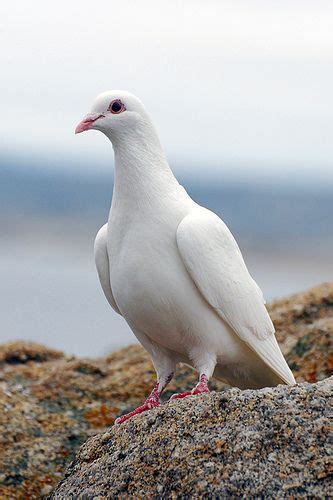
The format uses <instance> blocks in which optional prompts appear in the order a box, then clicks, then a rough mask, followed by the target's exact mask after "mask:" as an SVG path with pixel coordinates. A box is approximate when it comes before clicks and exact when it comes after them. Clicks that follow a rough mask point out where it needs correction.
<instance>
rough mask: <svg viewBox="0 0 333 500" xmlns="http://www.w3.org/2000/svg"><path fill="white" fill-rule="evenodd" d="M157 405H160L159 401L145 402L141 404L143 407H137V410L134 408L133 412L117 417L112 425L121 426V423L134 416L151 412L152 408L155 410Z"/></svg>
mask: <svg viewBox="0 0 333 500" xmlns="http://www.w3.org/2000/svg"><path fill="white" fill-rule="evenodd" d="M159 404H160V402H159V401H153V400H147V401H145V402H144V403H143V405H141V406H139V407H138V408H135V410H133V411H131V412H129V413H126V414H125V415H121V416H120V417H118V418H117V419H116V420H115V421H114V423H115V424H122V423H123V422H126V420H128V419H130V418H132V417H134V415H139V414H140V413H143V412H145V411H148V410H151V409H152V408H156V407H157V406H159Z"/></svg>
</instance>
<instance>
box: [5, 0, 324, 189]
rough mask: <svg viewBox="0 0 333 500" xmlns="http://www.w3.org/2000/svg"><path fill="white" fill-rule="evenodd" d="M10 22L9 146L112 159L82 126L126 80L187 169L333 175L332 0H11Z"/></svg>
mask: <svg viewBox="0 0 333 500" xmlns="http://www.w3.org/2000/svg"><path fill="white" fill-rule="evenodd" d="M0 27H1V31H0V65H1V79H0V96H1V97H0V100H1V120H0V137H1V142H2V145H1V146H0V153H1V152H2V151H5V152H6V153H19V154H20V155H25V154H27V155H29V156H31V155H35V156H38V157H40V158H44V157H45V156H47V155H49V154H50V155H52V156H54V157H59V158H60V159H61V160H62V161H63V164H64V165H66V159H67V158H68V159H74V160H75V161H81V158H84V164H85V165H89V164H90V165H91V167H92V168H94V167H95V164H98V168H103V167H101V165H104V166H105V168H108V162H109V160H108V159H109V158H110V157H111V152H110V148H109V145H108V143H107V140H106V139H105V138H104V137H103V136H102V134H98V133H97V132H90V133H87V134H82V135H80V136H76V137H75V136H74V133H73V131H74V127H75V125H76V124H77V122H78V121H79V120H80V119H81V117H82V116H83V115H85V114H86V113H87V112H88V111H89V109H90V107H91V103H92V100H93V98H94V97H95V95H96V94H98V93H99V92H101V91H104V90H107V89H112V88H123V89H126V90H129V91H131V92H133V93H135V94H137V95H138V96H139V97H140V98H141V99H142V100H143V101H144V102H145V104H146V106H147V108H148V110H149V112H150V113H151V115H152V117H153V120H154V122H155V123H156V125H157V127H158V130H159V132H160V135H161V140H162V143H163V144H164V146H165V149H166V150H167V153H168V156H169V157H170V159H172V161H173V162H175V163H176V164H177V165H182V167H181V168H185V169H186V168H192V169H193V168H195V171H197V172H199V171H200V172H202V171H203V169H204V167H207V166H208V165H209V167H210V168H211V169H212V171H215V172H220V171H221V168H223V165H227V166H228V168H229V169H230V168H232V169H234V172H233V173H234V174H235V175H236V176H237V175H241V172H242V169H246V170H247V172H251V171H252V169H253V171H255V172H257V173H258V172H259V173H261V175H263V176H270V175H282V176H283V175H288V174H290V173H293V174H297V175H298V174H302V176H303V177H306V176H308V177H309V178H310V177H315V176H318V178H320V179H321V180H325V179H326V178H330V179H333V174H332V170H333V140H332V132H333V127H332V123H333V97H332V93H333V91H332V89H333V64H332V63H333V2H332V0H327V1H320V0H313V1H307V0H300V1H296V0H288V1H287V2H281V1H277V0H274V1H273V0H262V1H260V0H251V1H240V0H230V1H221V0H219V1H209V0H208V1H207V0H201V1H195V0H189V1H176V0H169V1H168V2H162V1H158V0H154V1H144V0H140V1H134V0H133V1H128V0H121V1H112V0H105V1H104V0H99V1H95V2H82V0H80V1H76V0H74V1H72V0H66V1H65V0H57V2H45V1H41V0H34V1H33V2H23V1H22V0H20V1H15V0H11V1H10V2H1V4H0ZM85 168H87V167H85ZM214 169H215V170H214ZM229 173H230V172H229Z"/></svg>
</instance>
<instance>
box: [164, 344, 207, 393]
mask: <svg viewBox="0 0 333 500" xmlns="http://www.w3.org/2000/svg"><path fill="white" fill-rule="evenodd" d="M193 356H195V353H193ZM195 365H196V367H197V369H198V372H199V373H200V375H199V382H198V383H197V385H196V386H195V387H193V389H192V390H191V391H185V392H180V393H178V394H173V395H172V396H171V398H170V399H181V398H186V397H187V396H193V395H194V394H202V393H203V392H209V387H208V380H209V379H210V377H211V376H212V374H213V372H214V369H215V365H216V357H215V356H214V355H210V354H208V353H205V354H204V355H202V353H200V358H199V359H198V357H196V362H195Z"/></svg>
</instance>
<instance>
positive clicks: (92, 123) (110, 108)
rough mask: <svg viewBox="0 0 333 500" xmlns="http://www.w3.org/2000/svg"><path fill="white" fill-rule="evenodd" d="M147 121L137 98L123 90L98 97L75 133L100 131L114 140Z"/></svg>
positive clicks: (104, 93)
mask: <svg viewBox="0 0 333 500" xmlns="http://www.w3.org/2000/svg"><path fill="white" fill-rule="evenodd" d="M147 120H149V119H148V115H147V113H146V111H145V108H144V106H143V104H142V102H141V101H140V100H139V99H138V98H137V97H135V96H134V95H133V94H130V93H129V92H125V91H123V90H110V91H107V92H103V93H102V94H100V95H99V96H97V97H96V99H95V101H94V103H93V105H92V108H91V111H90V113H88V114H87V115H86V116H85V117H84V118H83V120H82V121H81V122H80V123H79V124H78V126H77V127H76V129H75V133H76V134H80V133H81V132H84V131H85V130H100V131H101V132H103V133H104V134H106V135H107V136H108V137H109V138H114V137H117V135H120V134H122V133H126V132H127V133H128V131H129V130H131V129H135V128H137V127H138V126H139V125H140V124H142V123H145V122H147Z"/></svg>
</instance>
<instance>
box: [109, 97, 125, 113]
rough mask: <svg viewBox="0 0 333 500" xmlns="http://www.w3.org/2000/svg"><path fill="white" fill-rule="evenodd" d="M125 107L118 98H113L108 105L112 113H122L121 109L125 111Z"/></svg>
mask: <svg viewBox="0 0 333 500" xmlns="http://www.w3.org/2000/svg"><path fill="white" fill-rule="evenodd" d="M125 109H126V108H125V106H124V104H123V103H122V102H121V100H120V99H115V100H114V101H112V102H111V103H110V106H109V111H111V113H113V114H114V115H117V114H119V113H122V112H123V111H125Z"/></svg>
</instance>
